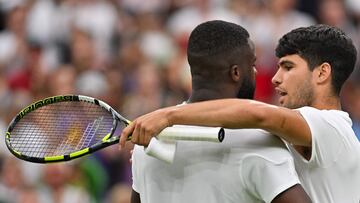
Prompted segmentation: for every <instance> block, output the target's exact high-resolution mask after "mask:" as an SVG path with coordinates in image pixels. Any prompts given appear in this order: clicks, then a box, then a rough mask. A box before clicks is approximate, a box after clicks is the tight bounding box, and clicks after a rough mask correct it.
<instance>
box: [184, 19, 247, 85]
mask: <svg viewBox="0 0 360 203" xmlns="http://www.w3.org/2000/svg"><path fill="white" fill-rule="evenodd" d="M249 50H250V48H249V33H248V31H247V30H246V29H244V28H243V27H241V26H240V25H237V24H235V23H230V22H226V21H221V20H212V21H207V22H204V23H202V24H200V25H198V26H197V27H196V28H195V29H194V30H193V31H192V32H191V34H190V38H189V42H188V49H187V56H188V62H189V64H190V66H191V73H192V74H193V75H195V74H196V75H206V76H209V77H213V78H214V80H216V79H219V80H221V75H219V74H217V73H218V71H221V70H225V69H227V68H228V67H230V66H231V65H234V64H239V65H241V64H245V63H248V62H247V60H250V59H249V57H248V55H247V54H248V53H249ZM240 63H241V64H240ZM222 79H223V77H222Z"/></svg>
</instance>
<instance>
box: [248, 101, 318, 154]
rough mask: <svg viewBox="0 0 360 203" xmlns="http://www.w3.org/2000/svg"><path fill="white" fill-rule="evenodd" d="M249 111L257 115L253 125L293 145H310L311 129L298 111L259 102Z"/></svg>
mask: <svg viewBox="0 0 360 203" xmlns="http://www.w3.org/2000/svg"><path fill="white" fill-rule="evenodd" d="M251 111H253V114H254V115H255V116H254V117H257V119H256V120H257V121H258V122H257V123H255V127H258V128H262V129H264V130H267V131H269V132H271V133H273V134H275V135H277V136H279V137H281V138H283V139H284V140H286V141H288V142H290V143H292V144H293V145H298V146H304V147H311V143H312V136H311V130H310V127H309V125H308V123H307V122H306V120H305V119H304V118H303V116H302V115H301V113H300V112H299V111H297V110H292V109H287V108H284V107H278V106H274V105H269V104H264V103H261V102H259V103H258V104H257V105H255V108H253V109H252V110H251Z"/></svg>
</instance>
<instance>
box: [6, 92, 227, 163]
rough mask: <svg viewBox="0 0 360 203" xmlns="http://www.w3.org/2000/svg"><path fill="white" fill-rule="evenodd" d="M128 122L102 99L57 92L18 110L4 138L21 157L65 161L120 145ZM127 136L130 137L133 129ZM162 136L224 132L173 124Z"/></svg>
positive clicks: (207, 137) (212, 136)
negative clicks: (122, 133) (121, 135)
mask: <svg viewBox="0 0 360 203" xmlns="http://www.w3.org/2000/svg"><path fill="white" fill-rule="evenodd" d="M129 124H130V121H129V120H127V119H126V118H125V117H123V116H122V115H120V114H119V113H117V112H116V111H115V110H114V109H113V108H111V107H110V106H109V105H108V104H106V103H105V102H103V101H100V100H97V99H94V98H91V97H87V96H82V95H63V96H54V97H49V98H46V99H43V100H40V101H37V102H35V103H33V104H30V105H29V106H27V107H26V108H24V109H23V110H22V111H21V112H20V113H19V114H17V115H16V117H15V118H14V119H13V120H12V122H11V123H10V125H9V127H8V130H7V132H6V137H5V141H6V145H7V147H8V149H9V150H10V151H11V152H12V153H13V154H14V155H15V156H16V157H18V158H20V159H23V160H26V161H30V162H35V163H48V162H61V161H68V160H72V159H75V158H78V157H81V156H84V155H86V154H90V153H93V152H95V151H97V150H99V149H102V148H105V147H107V146H110V145H113V144H116V143H118V142H119V138H120V137H119V136H118V135H115V133H118V134H120V133H121V131H122V130H123V129H124V128H125V127H126V126H128V125H129ZM127 135H128V137H126V138H125V140H131V135H130V133H128V134H127ZM157 138H158V139H163V140H199V141H212V142H221V141H222V140H223V138H224V130H223V129H221V128H217V129H216V128H213V130H209V129H206V130H205V129H203V128H199V129H197V130H194V129H189V128H183V127H179V128H176V127H169V128H166V129H164V130H163V131H161V132H160V133H159V134H158V135H157ZM157 152H159V153H162V150H157ZM160 156H161V154H160Z"/></svg>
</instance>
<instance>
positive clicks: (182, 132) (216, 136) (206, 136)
mask: <svg viewBox="0 0 360 203" xmlns="http://www.w3.org/2000/svg"><path fill="white" fill-rule="evenodd" d="M157 138H158V139H159V140H164V141H174V140H188V141H208V142H222V141H223V140H224V138H225V131H224V129H223V128H221V127H200V126H185V125H183V126H173V127H168V128H165V129H164V130H163V131H161V132H160V133H159V135H158V136H157Z"/></svg>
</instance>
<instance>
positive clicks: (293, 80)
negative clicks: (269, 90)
mask: <svg viewBox="0 0 360 203" xmlns="http://www.w3.org/2000/svg"><path fill="white" fill-rule="evenodd" d="M276 55H277V57H279V62H278V71H277V72H276V74H275V75H274V77H273V79H272V82H273V83H274V85H275V89H276V91H277V92H278V93H279V95H280V98H279V102H280V105H281V106H282V107H277V106H273V105H269V104H265V103H262V102H256V101H252V100H245V99H224V100H216V101H208V102H201V103H196V104H189V105H183V106H179V107H169V108H165V109H161V110H158V111H155V112H153V113H150V114H148V115H145V116H143V117H140V118H139V119H136V121H135V122H134V123H133V124H132V125H130V126H129V127H128V128H127V129H126V130H125V131H124V132H123V135H122V136H124V137H123V140H122V142H121V144H124V138H126V137H127V135H128V134H129V133H131V132H132V133H133V134H132V135H133V139H132V141H133V142H134V143H137V144H142V145H147V143H148V140H149V139H150V137H152V136H153V135H156V134H157V133H158V132H159V131H160V130H161V129H163V128H164V127H166V126H169V125H175V124H188V125H205V126H222V127H226V128H260V129H264V130H267V131H268V132H271V133H272V134H274V135H277V136H279V137H281V138H282V139H284V140H286V143H287V145H288V148H289V150H290V151H291V153H292V156H293V157H294V160H295V167H296V170H297V172H298V174H299V177H300V180H301V183H302V185H303V186H304V189H305V190H306V192H307V193H308V194H309V196H310V198H311V199H312V201H313V202H315V203H325V202H326V203H339V202H343V203H359V202H360V143H359V141H358V140H357V139H356V136H355V134H354V131H353V130H352V128H351V125H352V121H351V119H350V117H349V115H348V113H346V112H344V111H342V110H341V102H340V96H339V95H340V90H341V87H342V85H343V83H344V82H345V81H346V80H347V78H348V77H349V75H350V74H351V73H352V71H353V69H354V66H355V61H356V49H355V47H354V45H353V42H352V40H351V39H350V38H349V37H348V36H346V35H345V34H344V32H343V31H341V30H339V29H337V28H335V27H331V26H327V25H314V26H310V27H304V28H298V29H295V30H292V31H291V32H289V33H287V34H285V35H284V36H283V37H282V38H281V39H280V40H279V44H278V46H277V48H276ZM292 109H294V110H292ZM140 132H141V133H140ZM239 136H243V135H242V134H239ZM219 172H220V171H219Z"/></svg>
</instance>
